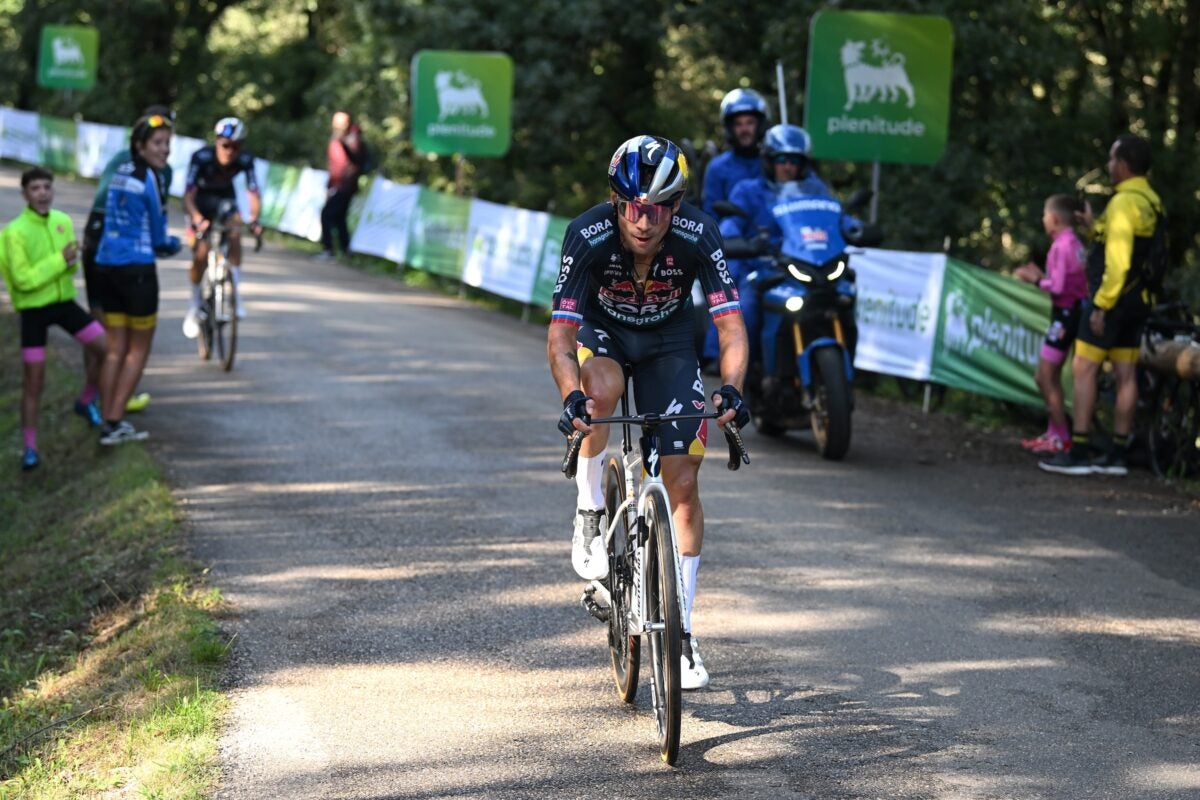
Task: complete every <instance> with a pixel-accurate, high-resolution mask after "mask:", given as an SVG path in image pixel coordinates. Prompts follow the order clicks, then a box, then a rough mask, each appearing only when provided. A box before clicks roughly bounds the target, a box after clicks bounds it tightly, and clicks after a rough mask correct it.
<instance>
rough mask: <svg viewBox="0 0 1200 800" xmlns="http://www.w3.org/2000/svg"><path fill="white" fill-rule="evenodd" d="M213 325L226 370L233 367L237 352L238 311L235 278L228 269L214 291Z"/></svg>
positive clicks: (219, 355) (218, 350)
mask: <svg viewBox="0 0 1200 800" xmlns="http://www.w3.org/2000/svg"><path fill="white" fill-rule="evenodd" d="M213 307H214V308H213V312H214V314H213V317H212V320H211V321H212V326H213V331H214V332H215V338H216V344H217V356H218V357H219V358H220V359H221V364H222V365H223V366H224V367H225V371H226V372H228V371H229V370H231V369H233V358H234V356H235V355H236V354H237V313H236V310H235V309H234V303H233V278H232V277H230V275H229V272H228V270H226V272H225V275H224V277H222V278H221V280H220V282H218V283H217V285H216V286H215V287H214V291H213Z"/></svg>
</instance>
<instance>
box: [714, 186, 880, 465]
mask: <svg viewBox="0 0 1200 800" xmlns="http://www.w3.org/2000/svg"><path fill="white" fill-rule="evenodd" d="M870 197H871V193H870V192H869V191H865V190H864V191H860V192H858V193H856V194H855V195H854V197H853V198H852V199H851V200H850V201H849V202H848V203H847V204H846V206H845V210H846V211H850V210H853V209H856V208H859V207H861V206H863V205H865V204H866V203H867V202H868V201H869V200H870ZM717 211H718V213H720V214H721V215H722V216H725V215H729V214H737V215H740V216H743V217H745V216H746V213H745V211H743V210H742V209H740V208H738V207H737V206H736V205H733V204H732V203H721V204H718V205H717ZM773 214H774V218H775V219H776V221H777V222H778V223H779V228H780V231H779V233H781V234H782V236H781V237H778V238H779V241H780V244H779V245H778V246H777V247H774V248H772V247H771V246H770V238H769V237H768V235H767V233H766V232H765V231H763V232H761V233H760V235H759V237H758V238H756V239H753V240H748V241H747V240H744V239H741V240H739V239H732V238H730V239H726V242H725V244H726V248H725V252H726V255H727V256H728V257H730V258H761V259H764V261H763V262H760V263H762V264H763V266H762V267H761V268H760V269H758V270H757V271H756V272H755V273H751V275H750V276H749V280H748V282H749V284H750V285H751V286H752V287H753V289H754V291H756V292H757V293H758V295H759V297H760V308H761V314H762V334H761V338H760V343H761V347H760V349H759V352H760V353H761V356H762V357H761V359H760V360H758V361H757V362H756V363H754V364H751V367H750V373H749V375H748V376H747V380H746V391H745V397H746V402H747V404H748V405H749V406H750V413H751V418H752V419H753V421H754V424H755V427H757V428H758V430H759V431H760V432H761V433H763V434H765V435H767V436H781V435H783V433H785V432H786V431H788V430H789V429H796V428H803V427H805V426H809V427H811V428H812V432H813V436H814V438H815V439H816V444H817V450H818V451H819V452H820V454H821V456H822V457H823V458H826V459H829V460H834V461H836V460H838V459H841V458H842V457H844V456H845V455H846V452H847V451H848V450H849V448H850V434H851V414H852V412H853V410H854V350H855V346H856V344H857V339H858V328H857V325H856V324H855V321H854V309H855V301H856V297H857V294H858V289H857V285H856V282H855V273H854V270H853V269H852V268H851V267H850V251H849V247H848V246H850V245H856V246H872V245H876V244H878V243H879V242H881V241H882V239H883V235H882V231H881V230H880V229H879V228H878V227H877V226H875V225H864V224H862V223H859V222H857V221H853V225H852V226H851V228H852V229H851V230H843V219H844V213H843V206H842V204H841V203H840V202H839V201H837V200H835V199H832V198H829V197H817V196H808V195H794V196H791V197H781V198H780V199H778V200H777V201H776V205H775V207H774V209H773Z"/></svg>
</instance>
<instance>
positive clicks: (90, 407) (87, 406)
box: [75, 400, 104, 428]
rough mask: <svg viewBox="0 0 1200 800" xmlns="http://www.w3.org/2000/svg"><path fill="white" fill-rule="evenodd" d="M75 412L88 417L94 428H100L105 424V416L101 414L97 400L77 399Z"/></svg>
mask: <svg viewBox="0 0 1200 800" xmlns="http://www.w3.org/2000/svg"><path fill="white" fill-rule="evenodd" d="M75 413H76V414H78V415H79V416H81V417H83V418H84V419H86V420H87V423H88V425H91V426H92V427H93V428H99V427H100V426H101V425H103V424H104V418H103V417H101V416H100V406H98V405H96V401H95V400H93V401H92V402H90V403H84V402H83V401H81V400H76V401H75Z"/></svg>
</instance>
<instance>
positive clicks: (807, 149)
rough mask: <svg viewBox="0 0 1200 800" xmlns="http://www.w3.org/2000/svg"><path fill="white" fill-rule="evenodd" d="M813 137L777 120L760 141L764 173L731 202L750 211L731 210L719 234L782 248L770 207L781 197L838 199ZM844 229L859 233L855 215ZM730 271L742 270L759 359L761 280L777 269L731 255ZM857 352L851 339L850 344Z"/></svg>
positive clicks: (745, 311) (741, 290) (741, 287)
mask: <svg viewBox="0 0 1200 800" xmlns="http://www.w3.org/2000/svg"><path fill="white" fill-rule="evenodd" d="M811 152H812V139H811V138H810V137H809V135H808V132H807V131H805V130H804V129H803V128H801V127H799V126H798V125H775V126H773V127H771V128H770V129H768V130H767V132H766V135H765V136H764V137H763V143H762V161H761V169H760V174H759V175H757V176H756V177H754V178H750V179H748V180H743V181H741V182H739V183H738V184H737V185H736V186H734V187H733V191H732V192H731V193H730V196H729V202H731V203H733V204H734V205H736V206H737V207H739V208H740V209H742V211H744V212H745V213H746V216H744V217H743V216H738V215H734V216H728V217H724V218H723V219H721V223H720V226H721V235H722V236H724V237H725V238H726V239H742V240H745V241H750V240H754V239H757V238H759V237H764V236H765V238H766V241H767V243H769V245H770V247H769V251H770V252H776V251H778V249H779V247H780V245H781V244H782V242H783V231H782V229H781V228H780V227H779V222H778V220H777V218H776V217H775V215H774V213H772V209H773V208H774V207H775V205H776V204H777V203H778V202H779V201H780V200H781V199H788V198H792V197H802V196H808V197H823V198H828V199H830V200H835V201H836V199H837V198H835V197H834V195H833V193H832V192H831V191H830V190H829V187H828V186H826V185H825V182H824V181H822V180H821V179H820V177H818V176H817V174H816V173H815V172H814V171H813V169H812V160H811V158H810V154H811ZM840 227H841V232H842V235H843V236H844V237H847V238H854V237H855V236H857V235H858V234H859V233H861V229H862V223H860V222H859V221H858V220H856V219H854V218H853V217H849V216H842V219H841V223H840ZM729 263H730V272H733V273H734V274H736V275H737V276H738V278H737V281H738V294H739V296H740V299H741V303H742V316H743V318H744V319H745V322H746V330H747V333H748V334H749V336H750V363H751V364H752V365H753V364H756V363H757V362H758V360H759V359H760V357H761V349H762V347H761V342H760V338H761V336H760V334H761V331H762V314H761V313H760V307H759V305H760V301H761V298H760V296H759V285H760V284H761V283H763V281H764V280H767V279H769V278H770V276H771V275H772V274H773V273H774V272H775V267H774V264H773V262H771V261H770V260H769V259H752V260H746V261H741V260H730V262H729ZM847 335H848V337H849V341H850V342H854V341H855V339H857V336H856V333H855V332H853V331H847ZM851 352H852V353H853V344H851Z"/></svg>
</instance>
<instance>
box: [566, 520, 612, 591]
mask: <svg viewBox="0 0 1200 800" xmlns="http://www.w3.org/2000/svg"><path fill="white" fill-rule="evenodd" d="M603 515H604V512H603V511H584V510H582V509H580V510H578V511H576V512H575V532H574V534H572V536H571V566H572V567H574V568H575V572H576V574H577V575H579V577H581V578H583V579H584V580H585V581H596V580H600V579H601V578H603V577H605V576H606V575H608V553H607V552H606V551H605V549H604V536H603V535H602V533H601V530H600V519H601V518H602V517H603Z"/></svg>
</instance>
